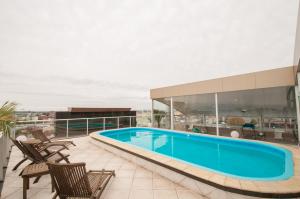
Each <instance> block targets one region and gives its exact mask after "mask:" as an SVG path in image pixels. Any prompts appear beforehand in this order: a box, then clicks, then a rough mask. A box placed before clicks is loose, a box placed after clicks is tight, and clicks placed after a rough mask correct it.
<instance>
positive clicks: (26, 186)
mask: <svg viewBox="0 0 300 199" xmlns="http://www.w3.org/2000/svg"><path fill="white" fill-rule="evenodd" d="M27 189H29V178H26V177H25V178H23V199H27Z"/></svg>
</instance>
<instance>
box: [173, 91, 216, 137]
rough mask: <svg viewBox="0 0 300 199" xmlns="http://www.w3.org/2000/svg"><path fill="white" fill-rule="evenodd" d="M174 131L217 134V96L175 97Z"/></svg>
mask: <svg viewBox="0 0 300 199" xmlns="http://www.w3.org/2000/svg"><path fill="white" fill-rule="evenodd" d="M173 107H174V129H175V130H184V131H193V132H195V133H205V134H216V114H215V112H216V106H215V94H201V95H189V96H180V97H173Z"/></svg>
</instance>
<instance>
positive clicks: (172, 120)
mask: <svg viewBox="0 0 300 199" xmlns="http://www.w3.org/2000/svg"><path fill="white" fill-rule="evenodd" d="M170 108H171V111H170V114H171V129H172V130H173V129H174V108H173V97H171V106H170Z"/></svg>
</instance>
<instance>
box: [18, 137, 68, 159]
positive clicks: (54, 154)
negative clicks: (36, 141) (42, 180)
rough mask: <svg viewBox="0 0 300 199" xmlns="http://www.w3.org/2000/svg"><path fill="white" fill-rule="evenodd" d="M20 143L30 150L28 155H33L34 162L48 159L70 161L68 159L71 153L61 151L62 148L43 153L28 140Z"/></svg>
mask: <svg viewBox="0 0 300 199" xmlns="http://www.w3.org/2000/svg"><path fill="white" fill-rule="evenodd" d="M20 144H21V146H23V147H24V148H25V149H26V150H27V151H28V152H29V153H28V154H27V155H28V156H31V158H32V159H33V161H34V163H40V162H47V161H54V162H60V161H62V160H64V161H66V162H67V163H70V162H69V159H68V157H69V156H70V155H68V154H63V153H61V150H58V151H48V154H46V155H43V154H42V153H41V151H39V150H38V149H37V148H35V147H34V145H33V144H31V143H28V142H26V141H24V142H22V141H20Z"/></svg>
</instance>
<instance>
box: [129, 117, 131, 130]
mask: <svg viewBox="0 0 300 199" xmlns="http://www.w3.org/2000/svg"><path fill="white" fill-rule="evenodd" d="M129 127H130V128H131V116H130V117H129Z"/></svg>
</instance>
